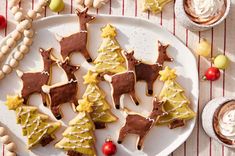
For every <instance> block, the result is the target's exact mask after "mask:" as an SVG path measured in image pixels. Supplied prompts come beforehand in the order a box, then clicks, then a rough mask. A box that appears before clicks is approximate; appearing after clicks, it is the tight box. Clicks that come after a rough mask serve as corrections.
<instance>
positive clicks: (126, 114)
mask: <svg viewBox="0 0 235 156" xmlns="http://www.w3.org/2000/svg"><path fill="white" fill-rule="evenodd" d="M122 113H123V114H124V115H125V116H128V115H129V114H130V110H129V109H127V108H125V107H124V108H123V109H122Z"/></svg>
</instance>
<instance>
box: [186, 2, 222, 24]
mask: <svg viewBox="0 0 235 156" xmlns="http://www.w3.org/2000/svg"><path fill="white" fill-rule="evenodd" d="M184 8H185V11H186V13H187V14H188V16H189V17H190V19H191V20H192V21H194V22H196V23H199V24H206V25H209V24H213V23H215V22H217V21H218V20H219V19H220V18H221V17H222V16H223V15H224V13H225V10H226V1H225V0H185V3H184Z"/></svg>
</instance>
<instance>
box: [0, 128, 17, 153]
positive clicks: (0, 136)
mask: <svg viewBox="0 0 235 156" xmlns="http://www.w3.org/2000/svg"><path fill="white" fill-rule="evenodd" d="M6 131H7V130H6V129H5V128H4V127H2V126H1V125H0V142H1V143H3V145H4V146H3V148H4V149H3V150H4V154H5V155H6V156H16V153H15V147H16V145H15V143H14V142H12V141H11V139H10V136H9V135H8V134H7V133H6Z"/></svg>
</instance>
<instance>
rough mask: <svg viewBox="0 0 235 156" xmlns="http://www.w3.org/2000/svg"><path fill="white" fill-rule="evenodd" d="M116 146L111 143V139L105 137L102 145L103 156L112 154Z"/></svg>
mask: <svg viewBox="0 0 235 156" xmlns="http://www.w3.org/2000/svg"><path fill="white" fill-rule="evenodd" d="M116 151H117V147H116V145H115V144H114V143H113V141H112V140H110V139H107V140H105V143H104V144H103V146H102V152H103V153H104V155H105V156H112V155H114V154H115V153H116Z"/></svg>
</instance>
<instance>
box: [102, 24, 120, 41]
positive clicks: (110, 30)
mask: <svg viewBox="0 0 235 156" xmlns="http://www.w3.org/2000/svg"><path fill="white" fill-rule="evenodd" d="M101 30H102V34H101V37H103V38H106V37H115V36H116V35H117V32H116V28H115V27H113V26H112V25H110V24H107V25H106V26H105V27H103V28H102V29H101Z"/></svg>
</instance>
